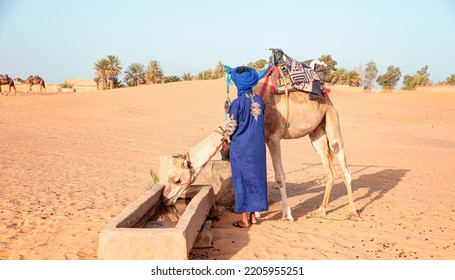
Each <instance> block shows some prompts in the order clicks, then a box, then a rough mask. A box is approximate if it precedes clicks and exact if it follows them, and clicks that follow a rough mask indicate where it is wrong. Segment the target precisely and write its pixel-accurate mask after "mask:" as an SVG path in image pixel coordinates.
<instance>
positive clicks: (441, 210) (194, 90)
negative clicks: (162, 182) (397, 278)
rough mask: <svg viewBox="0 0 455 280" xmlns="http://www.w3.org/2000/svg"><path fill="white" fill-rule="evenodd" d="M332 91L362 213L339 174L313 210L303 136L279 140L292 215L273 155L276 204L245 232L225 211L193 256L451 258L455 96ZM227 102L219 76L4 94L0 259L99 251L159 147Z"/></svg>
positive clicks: (217, 118) (315, 194) (197, 130)
mask: <svg viewBox="0 0 455 280" xmlns="http://www.w3.org/2000/svg"><path fill="white" fill-rule="evenodd" d="M235 95H236V93H235V90H234V89H233V92H231V94H230V97H231V98H234V97H235ZM330 96H331V99H332V101H333V103H334V104H335V107H336V108H337V110H338V112H339V114H340V122H341V130H342V133H343V137H344V141H345V150H346V155H347V161H348V164H349V166H350V168H351V171H352V176H353V181H352V187H353V195H354V201H355V205H356V207H357V209H358V211H359V214H360V217H359V218H357V219H354V220H349V219H346V217H347V214H348V208H347V196H346V189H345V187H344V184H343V183H342V180H341V177H340V176H338V177H337V180H336V182H335V186H334V189H333V192H332V196H331V198H330V204H329V207H328V215H327V217H326V218H307V214H308V213H309V212H311V211H313V210H315V209H317V207H318V205H319V204H320V203H321V200H322V196H323V192H324V182H325V181H324V180H325V178H324V170H323V167H322V165H321V163H320V160H319V158H318V155H317V154H316V152H315V151H314V150H313V148H312V147H311V144H310V141H309V139H308V138H307V137H306V138H302V139H296V140H284V141H283V142H282V152H283V162H284V167H285V171H286V176H287V181H288V185H287V186H288V195H289V203H290V206H291V208H292V211H293V216H294V218H295V219H296V221H295V222H292V223H290V222H284V221H280V218H281V201H280V195H279V190H278V189H276V186H277V184H276V183H275V182H274V173H273V169H272V165H271V159H270V155H269V154H268V153H267V165H268V167H267V173H268V183H269V201H270V211H268V212H265V213H262V218H261V220H260V224H258V225H254V226H253V227H251V228H250V229H238V228H234V227H233V226H232V225H231V224H232V222H233V221H235V220H237V219H238V214H236V213H232V212H228V213H226V214H225V215H223V216H221V219H220V221H218V222H216V223H214V224H213V228H212V232H213V235H214V248H210V249H197V250H196V249H194V250H193V251H192V252H191V255H190V258H191V259H223V260H231V259H252V260H283V259H293V260H302V259H303V260H311V259H317V260H325V259H344V260H355V259H362V260H364V259H367V260H376V259H379V260H397V259H423V260H429V259H436V260H445V259H455V223H454V219H455V205H454V201H455V175H454V172H453V167H454V166H455V157H454V156H455V140H454V139H455V129H454V126H453V120H454V119H455V106H454V105H455V94H447V93H409V92H408V93H382V94H378V93H359V92H354V91H349V90H347V91H346V90H337V89H335V88H333V89H332V93H331V94H330ZM225 98H226V93H225V84H224V80H216V81H192V82H179V83H171V84H166V85H152V86H140V87H137V88H126V89H117V90H112V91H111V90H106V91H103V92H91V93H41V94H39V93H35V94H31V93H21V92H18V93H17V95H11V94H10V95H9V96H4V95H0V129H1V130H0V131H1V133H0V259H2V260H5V259H12V260H20V259H29V260H37V259H38V260H41V259H43V260H65V259H71V260H73V259H84V260H86V259H88V260H91V259H97V248H98V235H99V233H100V231H101V230H102V228H103V227H104V226H105V225H106V224H107V223H108V222H109V221H110V220H111V219H112V218H113V217H115V216H116V215H117V214H119V213H120V212H121V211H122V210H123V209H124V208H125V206H127V205H128V204H129V203H130V202H132V201H133V200H135V199H136V198H137V197H138V196H140V195H141V194H142V193H143V192H145V191H146V189H147V185H148V183H149V181H150V178H151V177H150V170H151V169H152V170H155V171H158V170H159V160H158V157H159V156H160V155H166V154H175V153H180V152H184V151H186V150H188V149H189V148H190V147H191V146H193V145H194V144H196V143H197V142H199V140H201V139H203V138H204V137H205V136H207V135H208V134H209V133H210V132H211V131H212V130H213V129H214V128H215V127H217V126H218V124H219V123H221V122H222V121H223V120H224V111H223V104H224V101H225ZM291 125H292V124H291ZM336 168H337V170H338V165H336ZM338 173H340V172H338Z"/></svg>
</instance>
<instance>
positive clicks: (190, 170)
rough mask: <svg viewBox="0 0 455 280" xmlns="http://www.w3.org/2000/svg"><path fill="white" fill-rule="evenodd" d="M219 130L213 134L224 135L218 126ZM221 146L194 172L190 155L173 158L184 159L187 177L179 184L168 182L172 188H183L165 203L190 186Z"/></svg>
mask: <svg viewBox="0 0 455 280" xmlns="http://www.w3.org/2000/svg"><path fill="white" fill-rule="evenodd" d="M219 128H220V129H221V132H220V131H218V130H214V132H216V133H218V134H220V135H223V134H224V130H223V128H222V127H221V126H220V127H219ZM222 144H223V142H222V141H221V143H220V144H219V145H218V146H217V147H216V149H215V152H213V154H211V155H210V156H209V158H208V159H207V160H206V161H205V163H204V164H203V165H202V166H201V167H200V169H198V171H196V170H194V167H193V165H192V164H191V159H190V153H188V152H187V153H185V155H182V154H179V155H177V156H175V157H176V158H181V159H182V158H184V160H185V161H186V164H187V167H188V168H185V169H188V171H187V175H188V180H186V181H184V182H179V183H174V182H172V183H171V182H169V183H171V184H172V185H173V186H177V187H179V186H184V187H183V188H181V189H180V190H179V191H178V192H177V193H175V194H174V195H173V196H171V197H170V198H168V199H166V200H165V202H167V201H169V200H173V199H174V198H175V197H179V196H180V195H181V194H182V193H183V192H184V191H185V190H186V189H187V188H188V187H189V186H190V185H191V183H193V180H194V179H195V178H196V177H197V175H198V174H199V172H200V171H201V170H202V168H204V167H205V165H206V164H207V163H208V162H209V161H210V160H211V159H212V158H213V156H215V154H216V153H217V152H218V150H219V149H220V148H221V145H222Z"/></svg>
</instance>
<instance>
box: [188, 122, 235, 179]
mask: <svg viewBox="0 0 455 280" xmlns="http://www.w3.org/2000/svg"><path fill="white" fill-rule="evenodd" d="M226 124H227V122H225V123H223V124H222V125H220V127H221V128H222V129H223V130H225V129H226ZM222 140H223V135H222V131H221V129H220V128H217V129H216V130H215V131H213V132H212V133H211V134H210V135H209V136H207V137H206V138H204V139H203V140H202V141H201V142H199V143H198V144H196V145H195V146H194V147H192V148H191V149H190V150H189V152H188V154H189V157H190V162H191V167H192V168H193V169H194V171H195V173H196V174H195V175H196V176H197V174H199V172H200V171H201V170H202V168H203V167H204V166H205V164H206V163H207V162H208V161H209V160H210V159H211V158H212V157H213V156H214V155H215V154H216V152H218V150H219V149H220V147H221V144H222Z"/></svg>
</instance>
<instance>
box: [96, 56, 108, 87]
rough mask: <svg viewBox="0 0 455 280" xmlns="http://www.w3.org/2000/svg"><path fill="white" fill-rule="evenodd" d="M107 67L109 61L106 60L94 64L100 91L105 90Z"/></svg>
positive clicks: (102, 59)
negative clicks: (99, 82)
mask: <svg viewBox="0 0 455 280" xmlns="http://www.w3.org/2000/svg"><path fill="white" fill-rule="evenodd" d="M108 67H109V61H108V60H107V59H106V58H101V59H98V61H96V63H95V67H94V69H95V70H96V73H95V76H96V77H99V79H100V81H101V90H104V89H105V88H106V72H107V70H108Z"/></svg>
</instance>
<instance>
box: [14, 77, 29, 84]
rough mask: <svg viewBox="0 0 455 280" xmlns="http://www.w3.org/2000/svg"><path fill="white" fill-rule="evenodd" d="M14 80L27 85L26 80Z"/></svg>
mask: <svg viewBox="0 0 455 280" xmlns="http://www.w3.org/2000/svg"><path fill="white" fill-rule="evenodd" d="M16 80H18V81H19V82H21V83H23V84H28V83H29V82H28V80H22V79H21V78H17V79H16Z"/></svg>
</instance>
